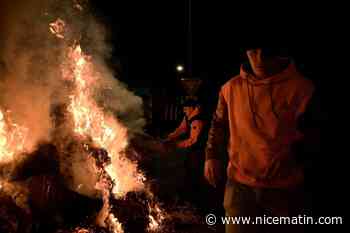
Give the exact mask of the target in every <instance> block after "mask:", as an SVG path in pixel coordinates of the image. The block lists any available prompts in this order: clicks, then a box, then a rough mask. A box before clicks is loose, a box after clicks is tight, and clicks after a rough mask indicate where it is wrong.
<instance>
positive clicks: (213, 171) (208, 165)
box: [204, 159, 223, 187]
mask: <svg viewBox="0 0 350 233" xmlns="http://www.w3.org/2000/svg"><path fill="white" fill-rule="evenodd" d="M204 176H205V178H206V179H207V180H208V182H209V184H210V185H212V186H214V187H216V186H217V185H218V184H219V182H220V181H221V180H222V178H223V174H222V162H221V161H220V160H217V159H209V160H207V161H205V166H204Z"/></svg>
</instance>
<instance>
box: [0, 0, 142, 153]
mask: <svg viewBox="0 0 350 233" xmlns="http://www.w3.org/2000/svg"><path fill="white" fill-rule="evenodd" d="M74 4H75V1H72V0H66V1H62V0H60V1H58V0H49V1H47V0H28V1H20V0H18V1H1V6H0V9H1V10H0V15H1V18H0V19H1V21H0V30H1V31H0V35H1V39H0V43H1V44H0V64H1V66H0V67H1V68H0V90H1V95H0V106H1V108H3V109H6V110H10V111H11V114H12V117H13V120H14V122H16V123H17V124H20V125H25V127H27V128H28V129H29V132H30V139H31V140H30V141H31V142H30V143H29V145H28V146H27V149H28V150H33V149H34V148H35V145H36V144H38V143H39V142H41V141H49V140H50V134H51V129H52V127H53V125H52V119H51V118H50V111H51V110H52V106H53V105H58V104H60V103H62V102H65V101H67V99H66V98H67V93H68V89H69V87H67V85H66V84H65V83H64V82H63V81H62V79H61V77H60V75H61V73H60V64H61V63H62V59H64V54H63V51H64V50H63V49H62V48H63V47H64V46H66V44H64V42H61V41H58V40H57V38H55V37H54V36H53V35H52V34H50V33H49V30H48V29H49V26H48V25H49V23H51V22H53V21H54V20H55V19H57V18H58V17H61V18H62V17H63V19H64V20H65V21H66V22H67V24H69V31H68V32H66V36H67V37H68V40H66V41H68V42H65V43H73V41H72V40H73V39H76V38H78V39H80V40H81V41H80V42H81V44H82V49H83V50H84V52H86V53H88V54H90V55H92V57H93V59H94V63H95V65H96V67H97V69H98V71H99V72H100V73H101V77H103V79H102V80H101V82H99V83H98V85H97V86H94V87H92V88H93V89H94V93H95V97H96V101H97V102H98V103H99V104H100V105H101V107H103V108H105V110H106V111H110V112H111V113H113V114H114V115H115V116H116V117H117V118H118V119H119V120H120V121H121V122H122V123H123V124H124V125H126V126H127V128H128V129H129V130H131V131H142V127H143V126H144V119H143V109H142V100H141V98H140V97H137V96H135V95H134V94H133V93H131V92H130V91H128V90H127V88H126V86H125V85H124V84H122V83H121V82H119V81H118V80H117V79H116V78H115V77H114V74H113V72H112V71H111V70H110V68H109V67H107V65H106V62H105V61H106V58H108V56H109V55H110V53H111V48H110V47H109V46H108V45H107V44H106V42H105V37H106V34H107V33H106V32H107V30H106V28H104V27H103V26H102V25H101V24H99V23H98V22H97V21H96V20H95V19H94V18H93V17H92V16H91V15H89V14H88V13H86V12H83V13H82V12H80V11H79V10H78V9H77V8H75V7H74ZM82 6H83V7H87V4H86V3H84V4H82ZM70 39H71V40H70Z"/></svg>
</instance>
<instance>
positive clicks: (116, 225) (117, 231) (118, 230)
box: [108, 214, 124, 233]
mask: <svg viewBox="0 0 350 233" xmlns="http://www.w3.org/2000/svg"><path fill="white" fill-rule="evenodd" d="M108 220H109V221H110V223H111V224H110V226H111V228H112V231H113V233H124V230H123V228H122V224H121V223H120V222H119V221H118V219H117V218H116V217H115V216H114V215H113V214H110V215H109V216H108Z"/></svg>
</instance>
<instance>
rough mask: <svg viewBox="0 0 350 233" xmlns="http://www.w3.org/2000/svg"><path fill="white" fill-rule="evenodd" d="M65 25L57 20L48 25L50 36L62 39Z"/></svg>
mask: <svg viewBox="0 0 350 233" xmlns="http://www.w3.org/2000/svg"><path fill="white" fill-rule="evenodd" d="M65 25H66V24H65V23H64V21H63V20H61V19H57V20H56V21H55V22H53V23H50V31H51V33H52V34H54V35H56V36H57V37H58V38H60V39H63V38H64V35H63V34H64V29H65Z"/></svg>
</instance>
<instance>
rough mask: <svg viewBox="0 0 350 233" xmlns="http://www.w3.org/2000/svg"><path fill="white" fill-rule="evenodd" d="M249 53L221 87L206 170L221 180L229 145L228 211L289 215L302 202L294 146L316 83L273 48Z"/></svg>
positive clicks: (213, 179) (233, 213)
mask: <svg viewBox="0 0 350 233" xmlns="http://www.w3.org/2000/svg"><path fill="white" fill-rule="evenodd" d="M246 54H247V57H248V60H249V63H248V64H243V65H242V66H241V69H240V74H239V75H237V76H236V77H234V78H232V79H231V80H229V81H228V82H227V83H226V84H224V85H223V86H222V88H221V90H220V93H219V100H218V105H217V109H216V112H215V113H214V116H213V120H212V125H211V129H210V131H209V137H208V143H207V148H206V164H205V176H206V178H207V180H208V181H209V183H211V184H212V185H214V186H215V185H216V184H217V181H218V180H219V179H220V172H219V171H220V166H221V165H220V163H221V161H222V155H223V153H224V151H223V149H226V150H227V152H228V156H229V162H228V166H227V177H228V183H227V185H226V191H225V198H224V207H225V210H226V214H227V215H229V216H233V217H234V216H244V215H249V216H257V215H259V214H261V213H262V212H261V211H265V210H271V212H269V213H272V214H274V215H285V214H287V215H289V214H291V211H292V210H291V208H290V207H293V206H294V207H296V206H298V205H297V204H300V203H301V201H299V200H300V199H298V200H296V199H297V198H298V197H299V196H300V195H299V194H300V192H298V190H299V187H300V186H301V185H302V183H303V178H304V176H303V166H302V165H301V164H300V163H299V162H298V157H297V155H296V153H295V150H293V148H294V145H296V144H297V143H298V142H300V141H302V140H303V138H304V135H303V133H302V132H301V131H300V130H299V128H298V126H299V121H300V119H301V118H302V117H301V116H302V115H303V114H304V113H305V111H306V109H307V108H308V104H309V102H310V99H311V97H312V95H313V92H314V85H313V83H312V82H311V81H310V80H307V79H305V78H304V77H303V76H302V75H301V74H300V73H299V72H298V71H297V70H296V67H295V65H294V63H293V62H292V61H291V60H290V59H288V58H286V57H281V56H279V54H278V53H275V52H274V51H273V50H272V49H261V48H258V49H248V50H247V51H246ZM223 145H226V146H223ZM233 194H234V195H233ZM301 196H302V195H301ZM293 199H294V200H295V201H296V202H297V204H295V203H294V202H293V201H294V200H293ZM299 206H300V205H299ZM261 216H262V215H261ZM244 227H246V228H254V226H253V225H238V224H237V225H227V226H226V231H227V232H238V230H237V229H242V228H244ZM239 232H241V231H239ZM244 232H245V231H244ZM249 232H250V231H249ZM251 232H255V231H254V230H253V229H252V231H251Z"/></svg>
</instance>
